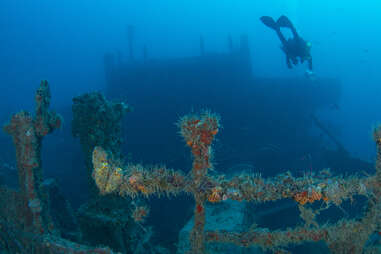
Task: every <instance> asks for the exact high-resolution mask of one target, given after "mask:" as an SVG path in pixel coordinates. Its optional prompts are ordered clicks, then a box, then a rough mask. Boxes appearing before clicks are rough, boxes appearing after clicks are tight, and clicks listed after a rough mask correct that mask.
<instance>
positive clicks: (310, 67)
mask: <svg viewBox="0 0 381 254" xmlns="http://www.w3.org/2000/svg"><path fill="white" fill-rule="evenodd" d="M308 69H309V70H310V71H312V57H310V58H309V59H308Z"/></svg>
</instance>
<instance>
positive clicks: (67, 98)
mask: <svg viewBox="0 0 381 254" xmlns="http://www.w3.org/2000/svg"><path fill="white" fill-rule="evenodd" d="M259 2H260V3H259ZM380 8H381V3H377V1H374V0H363V1H361V2H358V1H353V0H348V1H341V0H340V1H328V0H319V1H317V0H311V1H303V0H289V1H287V0H283V1H282V0H267V1H237V0H220V1H205V0H192V1H176V0H162V1H154V0H151V1H148V0H140V1H122V0H113V1H94V0H83V1H74V0H66V1H50V0H45V1H43V0H35V1H21V0H20V1H5V0H3V1H1V2H0V87H1V96H0V98H1V99H0V120H1V121H2V122H5V121H6V120H7V119H9V117H10V114H11V113H14V112H16V111H19V110H21V109H27V110H33V107H34V104H33V103H34V102H33V94H34V91H35V89H36V87H37V86H38V84H39V81H40V80H41V79H47V80H49V82H50V84H51V91H52V98H53V99H52V108H54V109H56V110H57V111H58V112H59V113H60V109H62V110H63V109H67V108H70V106H71V103H72V98H73V97H74V96H77V95H80V94H82V93H85V92H90V91H96V90H103V89H105V87H106V81H105V76H104V65H103V57H104V54H105V53H109V52H111V53H118V52H121V54H122V55H123V57H124V58H127V55H128V46H127V44H128V38H127V26H128V25H133V26H134V27H135V31H136V33H135V41H134V45H135V48H136V52H135V57H136V58H137V59H142V58H143V50H142V48H143V45H146V46H147V50H148V54H149V56H150V58H153V59H172V58H182V57H192V56H197V55H199V51H200V49H199V38H200V35H202V36H203V38H204V41H205V49H206V50H207V51H208V52H219V53H223V52H226V48H227V43H226V38H227V36H228V35H229V34H230V35H231V36H232V38H233V45H238V43H239V37H240V35H241V34H243V33H246V34H247V35H248V38H249V47H250V49H251V61H252V73H253V76H255V77H265V78H278V77H281V78H283V77H287V78H295V77H297V78H303V77H304V71H305V69H306V65H299V66H297V67H295V68H294V69H292V70H290V69H288V68H287V66H286V64H285V60H284V53H283V52H282V51H281V50H280V48H279V46H280V42H279V40H278V38H277V37H276V35H275V33H274V32H273V31H271V30H270V29H268V28H267V27H265V26H264V25H263V24H262V23H261V22H260V20H259V18H260V17H261V16H263V15H268V16H272V17H274V18H277V17H279V16H280V15H282V14H284V15H287V16H288V17H289V18H290V19H291V20H292V21H293V23H294V25H295V26H296V28H297V30H298V32H299V33H300V35H301V36H302V37H303V38H305V39H306V40H309V41H311V42H312V57H313V62H314V71H315V73H316V75H317V78H320V77H322V78H327V77H328V78H335V79H338V80H339V81H340V82H341V84H342V94H341V99H340V102H339V104H338V108H339V109H338V110H329V109H327V110H324V111H322V112H320V114H321V115H320V116H321V118H322V119H324V120H325V121H326V123H327V124H328V123H329V124H328V125H329V126H330V128H331V129H332V131H333V132H334V133H335V134H337V137H338V139H339V140H340V142H341V143H342V144H343V145H344V146H345V148H346V149H347V150H348V151H349V152H350V153H351V155H352V156H354V157H358V158H361V159H363V160H365V161H369V162H372V161H373V160H374V156H375V152H374V142H373V141H372V128H373V127H374V126H375V125H376V124H377V123H378V122H380V121H381V115H380V113H379V109H380V108H381V100H380V99H379V94H380V92H381V88H380V84H381V76H380V75H379V67H380V66H381V47H380V45H381V35H380V33H379V31H380V27H379V24H381V16H380V15H379V9H380ZM137 85H138V84H137ZM233 85H234V87H235V89H240V87H239V85H237V84H232V86H233ZM163 92H164V91H163ZM275 92H276V91H274V93H275ZM301 96H303V95H301ZM134 100H135V101H138V99H137V98H134ZM127 101H128V97H127ZM152 103H155V101H154V100H153V101H152ZM237 103H238V102H237ZM134 106H136V107H137V108H139V105H134ZM192 106H193V105H188V107H189V109H191V108H192ZM181 113H183V112H181ZM218 113H220V114H221V115H222V117H223V113H224V112H218ZM222 119H223V118H222ZM70 120H71V119H65V127H64V128H68V129H69V128H70ZM170 121H171V122H175V121H176V119H173V120H170ZM227 125H228V126H229V124H227ZM230 125H234V124H231V123H230ZM168 128H169V129H170V130H171V131H170V132H168V133H173V130H174V131H176V129H175V127H174V126H173V125H171V126H170V127H168ZM1 135H2V136H1V138H2V139H3V138H4V137H3V134H1ZM174 135H175V133H174ZM154 136H155V135H152V137H154ZM168 137H170V136H168ZM2 139H1V140H2ZM151 141H152V143H153V144H154V143H155V141H154V140H152V139H151ZM246 141H247V142H248V143H246V146H250V142H255V141H254V140H249V141H248V140H246ZM59 142H61V143H63V142H65V140H60V141H59ZM169 142H170V143H171V142H173V143H176V142H179V138H178V137H175V138H174V140H171V141H169ZM127 143H128V140H127ZM177 144H179V143H177ZM135 145H136V144H135ZM181 145H182V144H181V143H180V145H178V146H181ZM77 148H78V147H77ZM11 149H12V148H11V147H10V146H8V147H7V149H6V150H7V151H8V150H11ZM225 149H227V148H225ZM184 150H185V149H184ZM172 152H173V153H176V152H177V150H175V151H172ZM181 152H184V153H185V152H187V151H181ZM132 154H133V155H134V151H132ZM65 156H67V157H70V156H69V155H65ZM135 156H136V157H135V158H137V159H138V160H144V161H147V162H149V163H157V162H160V159H159V156H157V154H146V155H145V154H142V153H140V154H139V153H135ZM181 156H183V155H181ZM59 157H60V155H57V160H58V161H59V160H60V159H58V158H59ZM183 157H186V156H185V155H184V156H183ZM61 160H62V159H61ZM73 160H74V159H73ZM184 160H185V159H184ZM188 160H189V158H188ZM247 160H249V158H247ZM164 162H165V161H164ZM170 163H171V162H170ZM242 163H246V162H245V161H243V162H242ZM250 163H254V164H255V162H250ZM48 164H49V162H48ZM53 164H54V163H53V162H50V164H49V165H53ZM188 165H189V161H188ZM254 166H255V165H254ZM58 168H59V167H58ZM57 170H58V169H57ZM52 171H54V169H50V172H51V173H50V174H51V175H55V176H57V175H64V173H62V172H63V171H64V169H62V171H60V172H53V173H52ZM74 171H75V170H73V172H74ZM74 186H77V188H80V186H81V185H80V184H79V183H78V184H77V185H75V184H74ZM67 192H68V193H69V194H70V191H67ZM162 215H163V214H162ZM164 216H165V215H164Z"/></svg>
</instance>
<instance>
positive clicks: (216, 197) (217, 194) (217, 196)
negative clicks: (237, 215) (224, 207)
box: [208, 187, 222, 203]
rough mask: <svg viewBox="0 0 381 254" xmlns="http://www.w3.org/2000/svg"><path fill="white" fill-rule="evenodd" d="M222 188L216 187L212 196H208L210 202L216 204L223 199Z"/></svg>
mask: <svg viewBox="0 0 381 254" xmlns="http://www.w3.org/2000/svg"><path fill="white" fill-rule="evenodd" d="M221 190H222V189H221V187H215V188H213V190H212V194H210V195H209V196H208V201H209V202H212V203H215V202H220V201H221V199H222V197H221Z"/></svg>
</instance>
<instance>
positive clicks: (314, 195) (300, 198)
mask: <svg viewBox="0 0 381 254" xmlns="http://www.w3.org/2000/svg"><path fill="white" fill-rule="evenodd" d="M322 198H323V200H324V201H326V197H323V195H322V194H321V193H320V191H316V190H314V189H310V190H308V191H303V192H299V193H296V194H295V195H294V200H295V201H296V202H298V203H299V204H301V205H305V204H306V203H307V202H308V203H313V202H315V201H316V200H320V199H322ZM327 200H328V199H327Z"/></svg>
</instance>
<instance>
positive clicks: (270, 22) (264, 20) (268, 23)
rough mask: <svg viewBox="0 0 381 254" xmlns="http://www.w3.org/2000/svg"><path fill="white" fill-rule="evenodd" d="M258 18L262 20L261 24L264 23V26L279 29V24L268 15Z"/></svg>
mask: <svg viewBox="0 0 381 254" xmlns="http://www.w3.org/2000/svg"><path fill="white" fill-rule="evenodd" d="M260 20H261V21H262V23H263V24H265V25H266V26H268V27H270V28H272V29H274V30H278V29H279V26H278V24H277V23H276V22H275V20H274V19H273V18H272V17H269V16H262V17H261V18H260Z"/></svg>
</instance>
